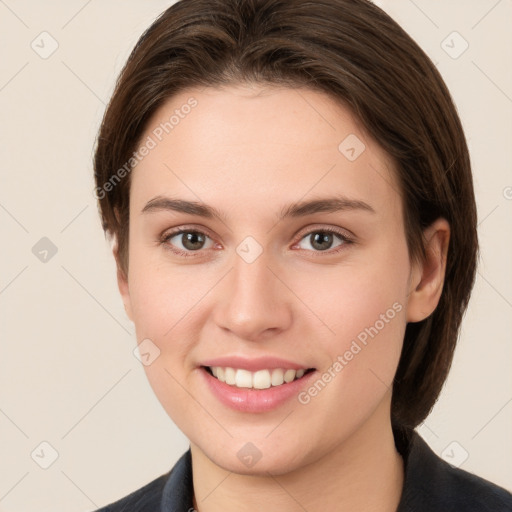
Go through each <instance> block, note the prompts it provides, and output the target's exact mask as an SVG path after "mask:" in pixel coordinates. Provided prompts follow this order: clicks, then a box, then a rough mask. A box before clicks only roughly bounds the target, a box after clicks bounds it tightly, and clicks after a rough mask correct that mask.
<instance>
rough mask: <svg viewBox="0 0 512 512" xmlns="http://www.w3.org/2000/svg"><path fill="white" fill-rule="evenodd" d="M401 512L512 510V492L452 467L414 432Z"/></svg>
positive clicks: (409, 451) (408, 455)
mask: <svg viewBox="0 0 512 512" xmlns="http://www.w3.org/2000/svg"><path fill="white" fill-rule="evenodd" d="M404 458H406V472H405V482H404V490H403V496H402V502H401V507H400V508H399V512H409V511H425V512H427V511H428V512H430V511H432V512H434V511H438V510H443V512H512V494H511V493H510V492H509V491H507V490H506V489H503V488H502V487H499V486H497V485H495V484H493V483H491V482H489V481H487V480H485V479H483V478H481V477H478V476H476V475H473V474H472V473H469V472H467V471H464V470H462V469H459V468H456V467H454V466H451V465H450V464H448V463H447V462H445V461H444V460H442V459H441V458H440V457H438V456H437V455H436V454H435V453H434V452H433V451H432V449H431V448H430V447H429V446H428V445H427V443H426V442H425V441H424V440H423V439H422V438H421V437H420V436H419V435H418V434H417V433H415V432H413V433H412V434H410V439H409V446H408V453H407V454H406V455H405V457H404Z"/></svg>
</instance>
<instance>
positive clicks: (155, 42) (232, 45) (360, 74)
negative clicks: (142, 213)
mask: <svg viewBox="0 0 512 512" xmlns="http://www.w3.org/2000/svg"><path fill="white" fill-rule="evenodd" d="M243 82H256V83H262V84H265V83H266V84H276V85H281V86H287V87H308V88H310V89H314V90H317V91H321V92H324V93H326V94H328V95H330V96H331V97H333V98H335V99H336V100H338V101H340V102H342V103H343V104H344V105H345V106H348V108H350V110H351V111H352V112H353V114H354V115H355V116H356V118H357V119H358V120H359V121H360V122H361V123H362V124H363V126H364V127H365V128H366V130H367V132H368V133H369V134H370V135H371V136H372V137H373V138H374V139H375V140H376V141H377V142H378V143H379V144H380V145H381V147H382V148H383V149H384V150H385V151H386V152H387V153H388V155H389V156H390V157H391V159H392V161H393V162H394V164H395V165H394V167H395V172H396V176H397V179H398V182H399V184H400V189H401V195H402V198H403V208H404V222H405V228H406V237H407V243H408V247H409V252H410V256H411V258H422V257H423V256H424V248H423V247H424V246H423V238H422V231H423V229H424V228H425V227H427V226H429V225H430V224H431V223H432V222H433V221H434V220H435V219H437V218H439V217H443V218H445V219H447V220H448V222H449V223H450V227H451V236H450V243H449V249H448V257H447V268H446V276H445V283H444V289H443V292H442V295H441V298H440V302H439V304H438V307H437V308H436V310H435V311H434V313H433V314H432V315H430V316H429V317H428V318H427V319H425V320H423V321H421V322H418V323H412V324H408V325H407V328H406V332H405V339H404V347H403V350H402V355H401V359H400V362H399V366H398V370H397V373H396V376H395V381H394V386H393V399H392V411H391V412H392V421H393V424H395V425H396V426H403V427H415V426H417V425H418V424H419V423H420V422H421V421H422V420H424V419H425V417H426V416H427V415H428V413H429V412H430V410H431V409H432V407H433V405H434V403H435V401H436V400H437V397H438V395H439V392H440V391H441V388H442V386H443V383H444V381H445V379H446V376H447V374H448V371H449V368H450V365H451V361H452V357H453V352H454V349H455V344H456V342H457V337H458V332H459V326H460V323H461V320H462V316H463V314H464V311H465V309H466V307H467V303H468V300H469V296H470V292H471V288H472V286H473V281H474V277H475V269H476V259H477V252H478V240H477V232H476V206H475V199H474V192H473V183H472V176H471V167H470V159H469V154H468V148H467V145H466V140H465V137H464V133H463V130H462V126H461V123H460V120H459V117H458V115H457V111H456V108H455V106H454V104H453V101H452V99H451V97H450V94H449V92H448V90H447V88H446V86H445V84H444V82H443V80H442V78H441V76H440V74H439V73H438V71H437V69H436V67H435V66H434V65H433V63H432V62H431V61H430V59H429V58H428V57H427V56H426V54H425V53H424V52H423V51H422V50H421V49H420V47H419V46H418V45H417V44H416V43H415V42H414V41H413V40H412V39H411V38H410V37H409V36H408V35H407V33H406V32H405V31H404V30H403V29H402V28H400V26H399V25H398V24H397V23H396V22H395V21H393V20H392V19H391V18H390V17H389V16H388V15H387V14H386V13H385V12H384V11H382V10H381V9H379V8H378V7H376V6H375V5H373V4H372V3H371V2H369V1H367V0H316V1H315V2H311V1H310V0H181V1H179V2H177V3H175V4H174V5H172V6H171V7H170V8H169V9H167V10H166V11H165V12H164V13H163V14H162V15H161V16H160V17H159V18H158V19H157V20H156V21H155V22H154V23H153V24H152V25H151V27H149V29H148V30H147V31H146V32H145V33H144V34H143V35H142V37H141V38H140V40H139V41H138V43H137V45H136V46H135V48H134V49H133V51H132V53H131V55H130V57H129V59H128V61H127V63H126V65H125V67H124V68H123V70H122V72H121V75H120V77H119V79H118V81H117V84H116V87H115V91H114V94H113V97H112V99H111V101H110V103H109V105H108V108H107V110H106V112H105V116H104V118H103V122H102V125H101V128H100V131H99V135H98V140H97V147H96V153H95V160H94V168H95V178H96V186H97V189H96V191H97V197H98V199H99V207H100V212H101V216H102V221H103V228H104V230H105V231H106V232H107V233H108V234H109V235H110V236H113V237H114V238H115V240H116V244H117V258H118V264H119V265H120V269H121V270H122V271H123V272H125V273H126V272H127V269H128V250H127V249H128V223H129V194H130V173H129V172H125V173H120V172H119V171H120V169H121V168H124V169H125V170H126V165H125V164H126V162H131V160H130V158H131V157H132V155H133V153H134V151H135V150H136V148H137V144H138V143H139V142H140V139H141V136H142V134H143V133H144V130H145V128H146V125H147V123H148V119H149V118H150V117H151V115H152V114H153V113H154V112H155V111H156V110H157V109H158V108H159V106H161V105H162V103H163V102H164V101H165V100H167V99H168V98H170V97H171V96H172V95H174V94H176V93H177V92H179V91H182V90H183V89H185V88H189V87H196V86H199V87H200V86H219V85H222V84H234V83H243ZM128 170H129V169H128ZM116 173H117V174H116ZM121 174H122V175H123V178H122V179H118V178H119V177H120V175H121ZM124 175H126V176H124ZM114 178H115V181H113V179H114ZM107 184H110V186H106V185H107ZM98 192H100V193H98Z"/></svg>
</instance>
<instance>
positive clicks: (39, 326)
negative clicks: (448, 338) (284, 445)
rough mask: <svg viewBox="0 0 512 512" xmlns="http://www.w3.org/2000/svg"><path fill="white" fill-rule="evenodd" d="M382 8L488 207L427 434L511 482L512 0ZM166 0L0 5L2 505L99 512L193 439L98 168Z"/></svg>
mask: <svg viewBox="0 0 512 512" xmlns="http://www.w3.org/2000/svg"><path fill="white" fill-rule="evenodd" d="M378 3H379V5H381V6H382V7H383V8H384V9H385V10H386V11H388V12H389V13H390V14H391V15H392V16H393V17H394V18H395V19H396V20H397V21H398V22H399V23H400V24H401V25H402V26H403V27H404V28H405V29H406V30H407V31H408V32H409V33H410V34H411V35H412V36H413V37H414V38H415V39H416V40H417V41H418V43H419V44H420V45H421V46H422V47H423V48H424V50H425V51H426V52H427V53H428V54H429V55H430V57H431V58H432V60H433V61H434V62H435V63H436V65H437V66H438V68H439V70H440V71H441V73H442V75H443V76H444V77H445V80H446V82H447V83H448V86H449V88H450V89H451V91H452V93H453V96H454V98H455V102H456V104H457V106H458V109H459V111H460V115H461V117H462V120H463V124H464V126H465V129H466V131H467V136H468V140H469V145H470V150H471V153H472V161H473V165H474V173H475V184H476V193H477V200H478V209H479V216H480V225H479V232H480V239H481V244H482V261H481V265H480V268H479V274H478V280H477V283H476V287H475V291H474V295H473V299H472V302H471V306H470V309H469V313H468V314H467V316H466V318H465V321H464V324H463V331H462V337H461V341H460V345H459V347H458V350H457V352H456V357H455V361H454V367H453V371H452V373H451V375H450V378H449V380H448V382H447V385H446V387H445V389H444V391H443V394H442V396H441V399H440V401H439V402H438V404H437V406H436V408H435V410H434V412H433V413H432V415H431V416H430V417H429V418H428V419H427V421H426V423H425V424H424V425H422V426H421V428H420V432H421V433H422V435H423V436H424V437H425V439H426V440H427V442H428V443H429V444H430V445H431V446H432V447H433V449H434V450H435V451H436V452H437V453H439V454H443V456H444V457H446V458H447V459H449V460H451V462H452V463H456V464H461V467H462V468H464V469H466V470H469V471H472V472H475V473H477V474H479V475H481V476H483V477H485V478H487V479H490V480H492V481H494V482H496V483H498V484H501V485H502V486H505V487H507V488H508V489H512V462H511V461H512V457H511V455H512V435H511V432H512V428H511V427H512V371H511V368H512V344H511V343H510V342H511V330H512V314H511V313H512V270H511V266H512V265H511V262H512V258H511V256H512V254H511V253H512V250H511V249H512V230H511V224H512V223H511V219H512V172H511V162H512V149H511V148H512V143H511V141H512V115H511V114H512V72H511V70H512V66H511V63H512V62H511V57H512V30H511V29H510V19H512V1H511V0H501V1H497V0H473V1H467V0H464V1H463V0H459V1H455V0H451V1H446V0H445V1H443V2H432V1H426V0H414V1H413V0H398V1H391V0H388V1H384V0H383V1H380V2H378ZM169 4H170V2H168V1H160V0H159V1H157V0H152V1H145V2H142V1H138V2H137V1H134V0H130V1H128V0H124V1H123V2H119V1H113V0H101V2H100V1H99V0H89V1H86V0H72V1H70V0H67V1H64V0H62V1H52V2H49V1H47V2H36V1H34V0H31V1H29V0H5V1H4V0H0V47H1V48H2V61H1V62H2V66H1V69H0V105H1V116H2V117H1V119H2V123H1V127H0V140H1V148H2V152H1V164H2V165H1V173H2V187H1V189H0V221H1V229H2V232H1V233H2V240H3V244H2V246H3V251H2V264H1V275H0V307H1V312H2V323H1V344H2V345H1V357H0V439H1V443H0V510H1V511H11V512H17V511H36V510H37V511H38V512H44V511H52V512H64V511H65V512H69V511H71V510H76V511H86V510H92V509H94V508H95V507H97V506H100V505H104V504H106V503H107V502H109V501H112V500H114V499H117V498H119V497H121V496H124V495H125V494H127V493H129V492H131V491H133V490H135V489H136V488H138V487H140V486H142V485H143V484H145V483H147V482H148V481H150V480H151V479H153V478H155V477H157V476H159V475H160V474H162V473H164V472H166V471H168V470H169V469H170V467H171V466H172V465H173V463H174V462H175V461H176V460H177V458H178V457H179V456H180V455H181V453H182V452H183V451H184V450H185V449H186V448H187V441H186V439H185V438H184V436H183V435H182V434H181V433H180V432H179V431H178V429H177V428H176V427H175V426H174V425H173V424H172V422H171V421H170V420H169V419H168V417H167V416H166V414H165V413H164V411H163V409H162V408H161V406H160V404H159V403H158V402H157V400H156V398H155V397H154V396H153V393H152V391H151V389H150V387H149V385H148V383H147V381H146V378H145V375H144V373H143V370H142V367H141V366H140V363H139V362H138V360H136V358H135V357H134V356H133V353H132V350H133V348H134V347H135V339H134V335H133V333H134V329H133V326H132V325H131V324H130V322H129V321H128V320H127V318H126V316H125V313H124V309H123V306H122V302H121V300H120V298H119V296H118V292H117V288H116V284H115V274H114V264H113V260H112V257H111V255H110V251H109V247H108V244H107V243H106V242H105V240H104V238H103V234H102V231H101V227H100V223H99V219H98V215H97V211H96V205H95V200H94V197H93V194H92V190H93V181H92V170H91V169H92V167H91V157H92V147H93V143H94V137H95V134H96V130H97V128H98V125H99V122H100V119H101V115H102V113H103V110H104V104H105V102H106V101H107V100H108V98H109V96H110V94H111V92H112V88H113V84H114V80H115V77H116V76H117V73H118V72H119V70H120V68H121V66H122V64H123V62H124V61H125V59H126V58H127V56H128V53H129V51H130V50H131V48H132V46H133V45H134V44H135V42H136V40H137V39H138V37H139V36H140V34H141V33H142V32H143V30H144V29H145V28H146V27H147V26H149V24H150V23H151V21H152V20H153V19H154V18H155V16H156V15H157V14H159V13H160V12H161V11H162V10H164V8H166V7H167V6H168V5H169ZM43 31H47V32H48V33H49V34H50V35H42V36H40V34H41V32H43ZM453 31H457V32H458V33H459V34H460V36H461V37H462V38H463V39H461V37H459V36H457V35H451V36H450V34H451V33H452V32H453ZM447 36H449V37H448V39H446V38H447ZM32 41H34V43H32ZM54 41H56V43H55V42H54ZM443 41H445V43H442V42H443ZM464 41H467V43H468V44H469V47H468V48H467V50H466V51H465V52H464V53H462V54H461V55H460V56H458V58H453V57H454V56H455V55H456V54H457V53H459V52H460V50H462V49H463V48H464V45H465V43H464ZM31 43H32V44H33V46H34V49H33V48H32V47H31ZM52 44H53V45H55V44H58V48H57V49H56V51H55V52H54V53H53V54H52V55H50V56H48V55H45V54H44V52H47V53H48V52H50V51H51V50H52ZM36 50H37V51H36ZM447 52H448V53H447ZM40 54H43V56H45V57H47V58H42V57H41V56H40ZM450 54H451V55H450ZM43 237H47V238H48V239H50V240H51V242H52V243H53V244H54V245H55V247H56V248H57V253H56V254H55V255H52V253H51V251H50V252H49V253H48V254H47V256H46V258H47V261H46V262H43V261H40V259H39V258H40V257H43V255H44V253H41V254H39V258H38V257H36V255H35V254H34V253H33V251H32V248H33V247H34V246H35V245H36V243H38V241H39V240H40V239H41V238H43ZM39 243H40V244H43V245H42V246H41V247H42V249H41V247H40V246H36V248H38V250H39V251H41V250H44V249H45V246H44V244H45V243H48V242H44V241H43V242H39ZM35 252H36V254H37V253H38V251H35ZM42 442H46V443H49V445H51V447H50V446H48V445H41V443H42ZM454 442H455V443H456V444H453V443H454ZM53 450H55V452H56V453H54V452H53ZM31 454H32V456H31ZM55 456H57V458H56V460H55V461H54V462H53V464H51V465H50V466H49V467H48V468H47V469H43V468H42V467H41V465H43V466H44V465H48V464H50V463H51V462H52V460H53V458H54V457H55ZM466 456H467V459H466V460H464V459H465V458H466Z"/></svg>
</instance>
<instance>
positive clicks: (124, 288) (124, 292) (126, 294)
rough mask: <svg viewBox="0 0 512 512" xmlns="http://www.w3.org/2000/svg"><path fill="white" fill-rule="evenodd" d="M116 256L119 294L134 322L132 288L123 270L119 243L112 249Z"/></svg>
mask: <svg viewBox="0 0 512 512" xmlns="http://www.w3.org/2000/svg"><path fill="white" fill-rule="evenodd" d="M112 252H113V254H114V258H115V260H116V267H117V287H118V288H119V293H120V294H121V298H122V299H123V303H124V309H125V311H126V314H127V315H128V318H129V319H130V320H131V321H132V322H133V313H132V303H131V298H130V287H129V285H128V276H127V275H126V274H125V272H124V271H123V270H122V267H121V264H120V258H119V251H118V247H117V242H116V243H115V244H114V247H113V249H112Z"/></svg>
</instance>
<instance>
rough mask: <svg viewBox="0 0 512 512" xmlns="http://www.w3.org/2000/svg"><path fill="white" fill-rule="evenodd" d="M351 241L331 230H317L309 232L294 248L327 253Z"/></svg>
mask: <svg viewBox="0 0 512 512" xmlns="http://www.w3.org/2000/svg"><path fill="white" fill-rule="evenodd" d="M351 242H352V241H351V240H350V239H349V238H348V237H347V236H346V235H344V234H342V233H340V232H338V231H336V230H332V229H317V230H315V231H310V232H309V233H307V234H306V235H305V236H304V237H302V238H301V240H300V242H299V243H298V244H296V245H295V246H296V247H298V248H299V249H305V250H308V251H311V250H312V251H315V252H322V251H328V250H329V249H333V248H336V247H340V246H342V245H346V244H348V243H351Z"/></svg>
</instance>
